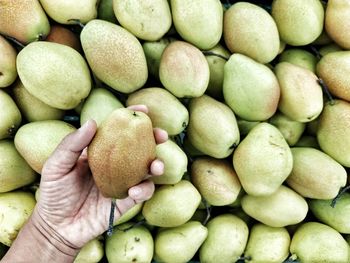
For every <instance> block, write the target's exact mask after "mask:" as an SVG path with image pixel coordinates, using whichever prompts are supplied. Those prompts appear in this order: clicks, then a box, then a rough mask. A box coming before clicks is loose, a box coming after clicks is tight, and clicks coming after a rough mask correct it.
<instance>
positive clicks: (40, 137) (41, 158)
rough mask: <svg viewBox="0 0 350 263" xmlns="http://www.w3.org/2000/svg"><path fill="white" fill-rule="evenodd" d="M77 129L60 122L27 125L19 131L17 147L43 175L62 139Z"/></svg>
mask: <svg viewBox="0 0 350 263" xmlns="http://www.w3.org/2000/svg"><path fill="white" fill-rule="evenodd" d="M75 130H76V128H75V127H74V126H72V125H71V124H69V123H66V122H64V121H59V120H46V121H36V122H31V123H27V124H25V125H23V126H21V128H20V129H19V130H18V131H17V133H16V136H15V140H14V142H15V146H16V149H17V151H18V152H19V153H20V154H21V155H22V156H23V158H24V159H25V160H26V161H27V163H28V164H29V165H30V167H32V169H34V171H36V172H37V173H39V174H41V170H42V168H43V165H44V163H45V162H46V160H47V159H48V158H49V157H50V155H51V154H52V153H53V151H54V150H55V149H56V147H57V146H58V144H59V143H60V142H61V141H62V139H63V138H64V137H65V136H66V135H68V134H69V133H71V132H74V131H75Z"/></svg>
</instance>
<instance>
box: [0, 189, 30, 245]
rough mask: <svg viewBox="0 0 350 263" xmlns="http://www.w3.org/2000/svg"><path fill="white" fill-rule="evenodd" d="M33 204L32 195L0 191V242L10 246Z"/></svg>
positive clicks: (21, 192)
mask: <svg viewBox="0 0 350 263" xmlns="http://www.w3.org/2000/svg"><path fill="white" fill-rule="evenodd" d="M34 206H35V199H34V195H33V194H32V193H29V192H23V191H14V192H7V193H0V218H1V220H0V242H1V243H3V244H5V245H6V246H11V245H12V242H13V241H14V240H15V239H16V237H17V234H18V232H19V231H20V230H21V228H22V226H23V225H24V224H25V223H26V221H27V220H28V218H29V217H30V215H31V214H32V212H33V209H34Z"/></svg>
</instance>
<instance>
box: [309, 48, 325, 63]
mask: <svg viewBox="0 0 350 263" xmlns="http://www.w3.org/2000/svg"><path fill="white" fill-rule="evenodd" d="M310 49H311V50H312V52H314V54H315V56H316V58H317V59H318V60H320V59H321V58H322V55H321V53H320V51H318V49H317V48H315V47H314V46H310Z"/></svg>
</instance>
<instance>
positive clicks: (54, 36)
mask: <svg viewBox="0 0 350 263" xmlns="http://www.w3.org/2000/svg"><path fill="white" fill-rule="evenodd" d="M46 41H49V42H55V43H59V44H63V45H66V46H69V47H71V48H74V49H75V50H76V51H78V52H80V51H81V46H80V41H79V38H78V36H77V35H75V34H74V33H73V32H72V31H70V30H69V29H67V28H65V27H64V26H61V25H58V24H56V25H52V26H51V29H50V33H49V34H48V35H47V37H46Z"/></svg>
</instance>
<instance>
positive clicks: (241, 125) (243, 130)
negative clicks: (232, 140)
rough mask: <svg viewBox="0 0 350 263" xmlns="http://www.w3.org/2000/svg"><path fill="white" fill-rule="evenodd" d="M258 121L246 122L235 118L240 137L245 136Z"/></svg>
mask: <svg viewBox="0 0 350 263" xmlns="http://www.w3.org/2000/svg"><path fill="white" fill-rule="evenodd" d="M259 123H260V121H247V120H243V119H241V118H239V117H237V124H238V129H239V133H240V135H241V136H245V135H247V134H248V133H249V132H250V131H251V130H252V129H253V128H254V127H255V126H256V125H258V124H259Z"/></svg>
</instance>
